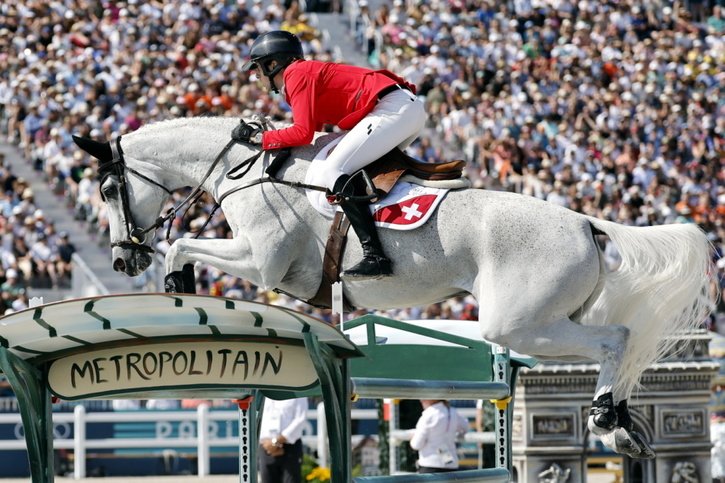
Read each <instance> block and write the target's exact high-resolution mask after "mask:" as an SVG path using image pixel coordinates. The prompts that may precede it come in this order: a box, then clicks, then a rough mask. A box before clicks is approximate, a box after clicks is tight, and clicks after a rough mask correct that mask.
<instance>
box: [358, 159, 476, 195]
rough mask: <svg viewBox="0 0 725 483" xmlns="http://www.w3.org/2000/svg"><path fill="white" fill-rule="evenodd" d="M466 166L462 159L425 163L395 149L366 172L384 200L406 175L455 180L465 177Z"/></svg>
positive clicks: (425, 179) (428, 179)
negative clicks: (464, 169)
mask: <svg viewBox="0 0 725 483" xmlns="http://www.w3.org/2000/svg"><path fill="white" fill-rule="evenodd" d="M465 165H466V162H465V161H463V160H460V159H459V160H455V161H447V162H444V163H424V162H423V161H418V160H417V159H415V158H413V157H411V156H408V155H407V154H405V153H404V152H403V151H401V150H400V149H398V148H394V149H393V150H392V151H390V152H388V153H387V154H385V155H384V156H383V157H381V158H380V159H378V160H377V161H375V162H374V163H372V164H370V165H369V166H368V167H367V168H366V169H365V171H366V172H367V173H368V175H369V176H370V178H371V179H372V181H373V184H374V185H375V189H376V191H377V192H378V193H379V194H380V196H379V197H380V198H384V197H385V196H386V195H387V194H388V193H389V192H390V190H391V189H392V188H393V186H395V183H397V182H398V180H399V179H400V178H401V177H402V176H404V175H411V176H414V177H416V178H418V179H421V180H424V181H448V180H455V179H459V178H461V177H462V176H463V168H464V167H465ZM368 194H372V193H368Z"/></svg>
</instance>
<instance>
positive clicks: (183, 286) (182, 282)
mask: <svg viewBox="0 0 725 483" xmlns="http://www.w3.org/2000/svg"><path fill="white" fill-rule="evenodd" d="M164 290H165V291H166V293H188V294H195V293H196V280H195V279H194V266H193V265H192V264H190V263H187V264H186V265H184V267H183V268H182V269H181V270H177V271H175V272H171V273H169V274H168V275H166V277H165V278H164Z"/></svg>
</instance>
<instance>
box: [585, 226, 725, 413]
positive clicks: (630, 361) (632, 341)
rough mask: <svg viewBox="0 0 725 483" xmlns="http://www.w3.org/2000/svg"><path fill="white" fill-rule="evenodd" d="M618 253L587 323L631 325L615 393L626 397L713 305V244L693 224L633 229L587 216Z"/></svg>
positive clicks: (620, 397)
mask: <svg viewBox="0 0 725 483" xmlns="http://www.w3.org/2000/svg"><path fill="white" fill-rule="evenodd" d="M587 218H588V220H589V222H590V223H591V224H592V226H593V227H594V228H595V229H596V230H598V231H601V232H603V233H604V234H606V235H608V236H609V238H610V239H611V240H612V241H613V242H614V244H615V246H616V247H617V250H618V251H619V253H620V255H621V257H622V263H621V265H620V267H619V268H618V269H617V270H615V271H612V272H609V273H607V274H606V278H605V281H604V286H603V288H602V291H601V293H600V294H599V297H598V298H597V299H596V300H595V301H594V302H593V303H592V304H591V306H589V307H588V309H587V310H586V312H585V313H584V314H583V316H582V319H581V323H582V324H586V325H604V324H607V325H612V324H618V325H624V326H626V327H627V328H629V329H630V338H629V343H628V345H627V351H626V353H625V356H624V360H623V361H622V364H621V367H620V369H619V378H618V383H617V386H616V387H615V388H614V389H615V397H616V398H617V399H624V398H627V397H629V395H630V394H631V392H632V390H633V389H634V388H635V387H636V386H637V385H638V383H639V377H640V376H641V375H642V373H643V372H644V371H645V370H646V369H647V367H648V366H649V365H650V364H652V363H654V362H655V361H656V360H658V359H660V358H661V357H662V356H664V355H665V354H667V353H670V352H671V351H672V350H674V349H675V345H676V344H677V339H676V338H675V337H674V336H675V335H676V334H678V333H682V332H686V331H689V330H692V329H695V328H698V327H699V326H700V324H702V322H703V321H704V320H705V317H706V316H707V314H708V313H709V311H711V310H712V309H713V307H714V305H715V301H716V298H717V295H716V290H714V288H713V287H714V285H713V281H714V270H713V269H712V255H713V248H712V245H711V244H710V243H709V241H708V240H707V237H706V236H705V234H704V233H703V231H702V230H700V228H699V227H697V226H696V225H694V224H674V225H662V226H652V227H631V226H625V225H620V224H617V223H612V222H609V221H603V220H599V219H596V218H592V217H587Z"/></svg>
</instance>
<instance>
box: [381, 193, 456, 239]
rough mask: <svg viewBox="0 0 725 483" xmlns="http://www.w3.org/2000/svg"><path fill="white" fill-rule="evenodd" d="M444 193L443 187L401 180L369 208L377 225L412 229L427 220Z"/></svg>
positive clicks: (397, 228)
mask: <svg viewBox="0 0 725 483" xmlns="http://www.w3.org/2000/svg"><path fill="white" fill-rule="evenodd" d="M446 193H448V189H445V188H431V187H427V186H418V185H415V184H412V183H408V182H407V181H401V182H398V183H397V184H396V185H395V186H394V187H393V189H392V190H390V193H388V196H386V197H385V198H383V199H382V200H380V202H379V203H376V204H374V205H370V210H371V211H372V212H373V218H374V219H375V224H376V225H377V226H380V227H383V228H392V229H393V230H412V229H414V228H418V227H419V226H421V225H422V224H424V223H425V222H426V221H428V218H430V216H431V215H432V214H433V213H434V212H435V209H436V208H437V207H438V203H440V202H441V200H442V199H443V197H444V196H445V195H446Z"/></svg>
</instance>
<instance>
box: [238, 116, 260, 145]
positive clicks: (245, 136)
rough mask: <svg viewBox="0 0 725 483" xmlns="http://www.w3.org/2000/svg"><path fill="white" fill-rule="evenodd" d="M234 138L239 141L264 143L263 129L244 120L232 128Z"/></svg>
mask: <svg viewBox="0 0 725 483" xmlns="http://www.w3.org/2000/svg"><path fill="white" fill-rule="evenodd" d="M232 139H234V140H235V141H237V142H239V143H247V144H255V145H260V144H262V129H261V128H260V127H259V126H255V125H252V124H247V123H246V122H244V121H242V122H240V123H239V124H238V125H237V126H235V127H234V129H232Z"/></svg>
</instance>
